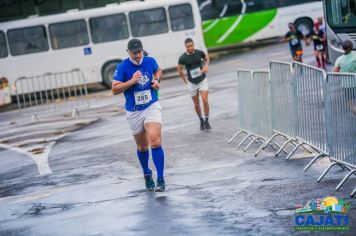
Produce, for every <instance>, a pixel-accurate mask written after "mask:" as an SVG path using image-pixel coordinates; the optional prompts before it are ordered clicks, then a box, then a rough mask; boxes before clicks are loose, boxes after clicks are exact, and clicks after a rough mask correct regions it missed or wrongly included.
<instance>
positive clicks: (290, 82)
mask: <svg viewBox="0 0 356 236" xmlns="http://www.w3.org/2000/svg"><path fill="white" fill-rule="evenodd" d="M270 73H271V76H270V77H271V78H270V79H271V113H272V119H271V122H272V127H273V133H274V134H273V135H272V136H271V138H270V139H269V140H268V141H267V142H266V144H264V145H262V146H261V147H260V148H259V149H258V150H257V151H256V153H255V156H257V155H258V154H259V153H260V152H261V151H262V150H263V149H265V148H266V147H267V146H268V145H269V144H270V143H271V142H272V141H274V140H275V138H277V137H282V138H284V139H286V141H285V142H284V143H283V144H282V145H281V146H280V148H279V150H278V151H277V152H276V153H275V156H278V155H279V154H280V153H281V152H282V151H283V152H286V151H285V150H284V148H285V147H286V146H287V145H288V144H292V145H294V146H298V144H299V142H298V140H297V139H296V135H297V131H296V128H297V119H296V115H295V114H296V101H295V90H294V77H293V73H292V66H291V64H290V63H286V62H278V61H272V62H271V63H270ZM302 147H303V148H305V147H304V146H302ZM306 151H308V152H310V151H309V150H308V149H306Z"/></svg>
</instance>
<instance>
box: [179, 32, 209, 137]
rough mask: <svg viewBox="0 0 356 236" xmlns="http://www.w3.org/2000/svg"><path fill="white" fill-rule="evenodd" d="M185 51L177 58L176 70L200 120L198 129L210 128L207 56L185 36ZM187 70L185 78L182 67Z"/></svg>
mask: <svg viewBox="0 0 356 236" xmlns="http://www.w3.org/2000/svg"><path fill="white" fill-rule="evenodd" d="M184 44H185V48H186V52H185V53H183V54H182V55H181V56H180V57H179V60H178V66H177V70H178V73H179V76H180V77H181V79H182V80H183V82H184V83H185V84H186V85H187V87H188V90H189V92H190V95H191V96H192V99H193V102H194V108H195V112H196V113H197V115H198V117H199V120H200V130H210V129H211V126H210V124H209V101H208V95H209V85H208V79H207V78H206V74H207V72H208V65H209V57H208V55H206V54H205V53H204V52H203V51H201V50H198V49H195V48H194V42H193V40H192V39H191V38H187V39H186V40H185V42H184ZM184 67H185V69H186V71H187V77H188V79H187V78H186V76H185V74H184V72H183V68H184ZM199 95H200V96H201V98H202V101H203V106H204V115H205V117H203V116H202V112H201V109H200V102H199Z"/></svg>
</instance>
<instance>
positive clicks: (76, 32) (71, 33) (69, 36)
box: [49, 20, 89, 49]
mask: <svg viewBox="0 0 356 236" xmlns="http://www.w3.org/2000/svg"><path fill="white" fill-rule="evenodd" d="M49 34H50V38H51V44H52V48H53V49H61V48H70V47H76V46H82V45H87V44H89V37H88V29H87V24H86V22H85V20H76V21H68V22H61V23H54V24H50V25H49Z"/></svg>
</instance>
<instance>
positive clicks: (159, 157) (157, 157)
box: [151, 146, 164, 178]
mask: <svg viewBox="0 0 356 236" xmlns="http://www.w3.org/2000/svg"><path fill="white" fill-rule="evenodd" d="M151 150H152V159H153V163H154V164H155V166H156V169H157V178H159V177H163V169H164V152H163V149H162V146H159V147H157V148H151Z"/></svg>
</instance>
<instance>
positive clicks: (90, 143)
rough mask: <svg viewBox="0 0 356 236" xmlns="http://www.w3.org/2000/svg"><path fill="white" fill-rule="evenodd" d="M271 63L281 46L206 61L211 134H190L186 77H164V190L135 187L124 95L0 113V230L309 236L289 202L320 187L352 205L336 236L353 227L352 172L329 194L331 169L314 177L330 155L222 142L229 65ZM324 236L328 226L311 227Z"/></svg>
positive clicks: (233, 124) (230, 115)
mask: <svg viewBox="0 0 356 236" xmlns="http://www.w3.org/2000/svg"><path fill="white" fill-rule="evenodd" d="M310 50H311V49H310ZM310 54H311V52H309V53H308V56H307V58H306V62H309V63H312V62H313V58H312V57H311V56H310ZM271 59H273V60H284V61H286V60H290V59H289V54H288V51H287V49H286V45H285V44H282V45H270V46H268V47H263V48H258V49H254V50H242V51H239V52H238V53H235V54H229V55H225V56H221V57H218V58H217V59H215V60H214V61H213V62H212V64H211V66H210V71H209V77H208V78H209V83H210V89H211V90H210V106H211V114H210V120H211V125H212V130H211V131H209V132H202V131H200V130H199V121H198V119H197V118H196V116H195V114H194V111H193V104H192V101H191V98H190V97H189V95H188V93H187V91H186V89H185V87H184V85H183V83H182V82H181V81H180V80H179V79H178V78H173V79H169V80H166V81H163V82H162V89H161V105H162V107H163V118H164V126H163V137H162V139H163V147H164V150H165V154H166V158H165V164H166V169H165V175H166V182H167V191H166V192H164V193H152V192H146V191H145V190H144V181H143V177H142V173H141V169H140V167H139V163H138V160H137V158H136V154H135V153H136V151H135V145H134V142H133V139H132V137H131V135H130V132H129V129H128V125H127V124H126V119H125V115H124V112H123V111H122V104H123V100H122V97H114V96H110V92H109V91H101V92H97V93H94V94H91V95H90V97H91V107H92V108H91V109H89V110H86V111H85V110H82V111H81V114H80V116H79V117H76V118H75V119H72V118H70V117H67V116H68V114H66V115H65V116H63V114H56V115H53V114H40V115H41V116H39V121H38V122H37V123H34V122H30V121H31V119H30V117H31V116H29V115H30V114H31V113H26V114H22V115H19V114H18V113H16V112H6V113H0V116H1V119H0V128H1V129H2V132H0V141H1V142H0V143H3V146H2V147H1V148H0V159H1V160H0V161H1V164H0V235H292V234H296V235H299V234H308V235H309V234H311V232H305V233H298V232H295V231H294V212H295V208H296V205H300V204H305V203H306V202H307V201H308V200H310V199H313V198H323V197H326V196H329V195H331V196H336V197H338V198H342V199H344V200H345V201H346V202H348V203H350V204H351V205H352V209H351V210H350V212H349V218H350V226H351V230H350V231H349V232H347V233H345V234H344V235H355V234H356V200H355V199H350V197H349V193H350V192H351V191H352V189H353V188H354V187H355V178H351V179H349V180H348V181H347V182H346V184H345V185H344V186H343V187H342V188H341V190H340V192H335V191H334V188H335V186H336V185H337V184H338V183H339V181H340V180H341V179H342V178H343V176H344V175H345V174H346V172H345V171H342V170H341V169H340V168H335V169H332V171H331V172H330V173H329V174H328V175H327V176H326V178H325V179H323V181H322V182H321V183H317V182H316V179H317V178H318V176H319V175H320V174H321V172H322V171H323V170H324V169H325V168H326V166H327V165H328V164H329V161H328V159H321V160H320V161H318V162H317V163H316V164H315V165H313V166H312V167H311V169H310V170H309V171H308V172H306V173H305V172H303V168H304V166H305V165H306V164H307V163H308V161H309V160H310V155H309V156H308V155H307V154H306V153H303V152H300V153H298V155H297V157H295V158H293V159H291V160H290V161H286V160H285V159H284V158H283V157H284V156H283V155H282V156H281V157H274V156H273V152H271V150H269V151H266V152H263V153H262V154H261V155H260V156H259V157H257V158H255V157H254V156H253V153H254V151H255V150H256V148H257V146H255V147H254V148H253V149H252V150H251V151H248V152H246V153H244V152H242V151H241V150H235V148H234V146H235V145H236V144H237V143H238V141H239V140H241V139H239V140H236V141H235V142H234V145H228V144H227V141H228V140H229V138H230V137H231V136H232V135H233V134H234V132H235V131H236V130H237V104H236V99H237V94H236V92H235V91H236V69H237V68H245V69H266V68H268V61H269V60H271ZM46 131H50V132H46ZM52 142H54V143H53V145H51V143H52ZM4 145H5V146H4ZM10 146H11V147H12V148H6V147H10ZM15 146H16V147H17V148H13V147H15ZM36 148H37V149H36ZM41 148H42V149H41ZM21 150H22V151H21ZM38 150H42V151H43V152H42V153H41V151H39V152H40V154H36V153H37V152H38ZM28 153H30V154H28ZM46 153H47V154H48V155H46ZM38 155H42V156H41V157H40V158H38ZM46 158H47V159H48V165H47V166H46V164H45V163H44V160H46ZM150 165H151V168H154V165H153V163H152V160H150ZM40 171H42V173H47V174H44V175H40ZM46 171H47V172H46ZM48 173H49V174H48ZM325 234H326V235H335V232H334V233H321V232H316V233H313V234H312V235H325ZM339 234H341V233H339Z"/></svg>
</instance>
